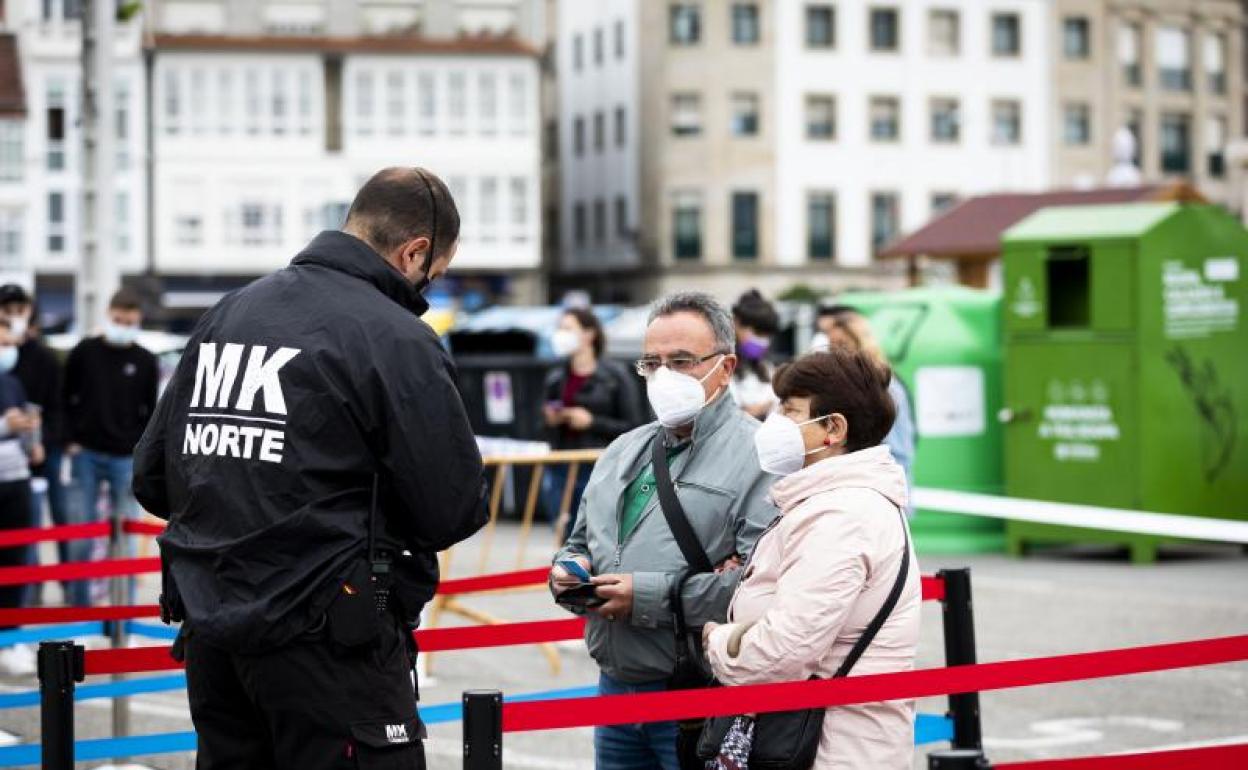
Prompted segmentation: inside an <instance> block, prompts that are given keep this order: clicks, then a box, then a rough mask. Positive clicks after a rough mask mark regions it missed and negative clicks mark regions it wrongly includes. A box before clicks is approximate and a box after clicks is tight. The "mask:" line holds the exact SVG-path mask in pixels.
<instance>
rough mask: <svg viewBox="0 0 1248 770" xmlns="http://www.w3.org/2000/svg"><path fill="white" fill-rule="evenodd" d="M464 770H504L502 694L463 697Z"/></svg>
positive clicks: (481, 692)
mask: <svg viewBox="0 0 1248 770" xmlns="http://www.w3.org/2000/svg"><path fill="white" fill-rule="evenodd" d="M463 725H464V770H503V694H502V693H501V692H499V691H498V690H469V691H468V692H465V693H464V722H463Z"/></svg>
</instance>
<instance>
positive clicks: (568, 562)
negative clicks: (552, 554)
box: [555, 559, 593, 583]
mask: <svg viewBox="0 0 1248 770" xmlns="http://www.w3.org/2000/svg"><path fill="white" fill-rule="evenodd" d="M555 563H556V564H558V565H559V566H560V567H563V569H564V570H565V571H566V572H567V573H568V574H569V575H571V576H572V577H574V578H576V579H577V580H579V581H581V582H582V583H588V582H589V581H590V580H592V579H593V578H592V577H591V576H590V574H589V573H588V572H586V571H585V568H584V567H582V566H581V563H580V562H579V561H576V560H575V559H562V560H560V561H558V562H555Z"/></svg>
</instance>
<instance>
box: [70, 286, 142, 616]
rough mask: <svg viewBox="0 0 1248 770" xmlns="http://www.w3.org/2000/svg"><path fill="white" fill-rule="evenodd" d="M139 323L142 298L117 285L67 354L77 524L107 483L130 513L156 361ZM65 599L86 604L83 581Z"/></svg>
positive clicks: (86, 555) (88, 546)
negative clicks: (100, 320) (94, 327)
mask: <svg viewBox="0 0 1248 770" xmlns="http://www.w3.org/2000/svg"><path fill="white" fill-rule="evenodd" d="M142 322H143V311H142V304H141V302H140V300H139V297H138V296H137V295H136V294H135V293H134V292H132V291H130V290H127V289H122V290H120V291H118V292H117V293H116V294H114V295H113V297H112V299H111V300H110V301H109V303H108V317H107V322H106V323H105V326H104V334H103V335H101V336H98V337H88V338H86V339H84V340H83V341H82V342H80V343H78V345H77V346H76V347H75V348H74V349H73V350H72V351H71V352H70V354H69V358H68V360H67V361H66V363H65V393H64V395H65V399H64V400H65V408H66V416H67V418H68V419H67V421H68V433H69V436H68V439H69V445H68V447H67V453H68V454H69V455H70V457H71V458H72V459H71V467H72V470H73V477H74V481H75V483H76V486H77V491H78V493H79V494H80V495H81V497H80V499H79V500H78V501H77V504H76V505H72V506H71V516H73V518H74V519H75V520H76V521H77V522H79V523H87V522H94V521H98V520H99V518H100V508H99V496H100V488H101V487H102V486H103V485H104V484H105V483H106V482H107V484H108V490H109V503H110V505H111V506H112V510H113V511H114V512H115V513H116V514H117V515H119V516H120V517H122V518H124V519H132V518H134V517H135V516H136V515H137V510H136V505H135V502H134V497H133V495H132V494H131V493H130V482H131V477H132V476H133V475H134V458H133V455H134V447H135V445H136V444H137V443H138V442H139V438H140V437H141V436H142V435H143V429H144V428H146V427H147V421H148V419H149V418H150V417H151V416H152V413H153V412H154V411H155V410H156V394H157V390H158V389H159V387H160V366H159V364H158V362H157V360H156V356H155V355H153V354H152V353H151V352H150V351H148V350H147V349H146V348H143V347H142V346H141V345H139V344H138V342H137V340H138V336H139V329H140V327H141V324H142ZM94 547H95V543H94V541H92V540H77V541H74V542H73V543H72V544H71V547H70V549H69V558H70V561H89V560H90V559H91V555H92V549H93V548H94ZM67 599H68V600H69V603H70V604H73V605H75V606H79V607H84V606H89V605H90V604H91V599H92V597H91V583H90V582H89V581H78V582H76V583H73V584H71V585H70V588H69V596H68V597H67Z"/></svg>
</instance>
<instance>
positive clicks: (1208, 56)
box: [1205, 35, 1226, 94]
mask: <svg viewBox="0 0 1248 770" xmlns="http://www.w3.org/2000/svg"><path fill="white" fill-rule="evenodd" d="M1205 76H1206V78H1207V79H1208V83H1209V90H1210V91H1212V92H1213V93H1215V94H1224V93H1226V37H1225V36H1224V35H1209V36H1208V37H1206V38H1205Z"/></svg>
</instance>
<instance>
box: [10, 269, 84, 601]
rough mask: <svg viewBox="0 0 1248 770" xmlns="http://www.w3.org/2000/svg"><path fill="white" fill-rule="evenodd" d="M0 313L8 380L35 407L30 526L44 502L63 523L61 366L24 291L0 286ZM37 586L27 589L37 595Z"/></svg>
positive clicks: (60, 547)
mask: <svg viewBox="0 0 1248 770" xmlns="http://www.w3.org/2000/svg"><path fill="white" fill-rule="evenodd" d="M0 314H3V316H4V317H5V318H7V319H8V321H9V331H10V333H11V336H12V337H13V340H14V341H15V342H16V343H17V346H18V347H17V366H16V367H14V368H13V372H12V374H13V376H14V377H16V378H17V379H18V381H20V382H21V383H22V387H23V388H25V390H26V398H28V399H29V400H30V402H31V403H33V404H36V405H37V406H38V407H39V415H40V418H41V433H42V438H43V447H44V456H45V459H44V462H43V464H42V465H39V466H37V467H35V468H34V469H32V470H33V474H34V476H36V477H38V478H40V479H42V480H43V483H44V485H46V490H47V491H46V492H44V493H39V492H37V491H36V493H35V494H33V495H32V506H31V507H32V511H31V526H32V527H37V526H40V525H41V524H42V519H43V502H44V500H45V499H46V500H47V503H48V510H49V512H50V513H51V514H52V523H53V524H54V525H56V526H58V527H59V526H64V525H66V524H69V523H70V521H69V514H68V511H67V509H66V501H65V486H64V485H63V484H62V483H61V463H62V460H63V459H64V451H63V450H64V443H65V410H64V405H63V403H62V400H61V385H62V383H61V362H60V361H58V360H57V358H56V354H55V353H53V352H52V351H51V350H49V349H48V346H47V345H44V344H43V341H42V340H41V339H39V334H38V327H37V324H36V321H37V319H36V316H35V306H34V302H33V300H32V299H31V297H30V295H29V294H27V293H26V290H25V289H24V288H22V287H21V286H18V285H17V284H15V283H10V284H6V285H4V286H0ZM56 547H57V552H58V553H59V554H60V560H61V562H62V563H64V562H67V561H69V554H68V543H57V544H56ZM37 554H38V548H37V547H32V548H31V555H30V563H32V564H36V563H38V560H37ZM41 587H42V584H36V585H34V586H32V588H33V589H35V591H36V592H37V590H38V589H39V588H41Z"/></svg>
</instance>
